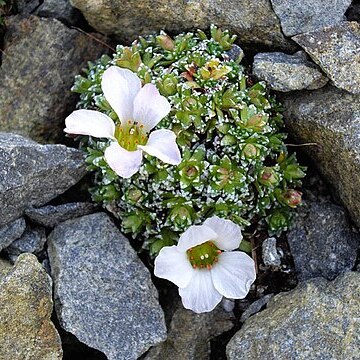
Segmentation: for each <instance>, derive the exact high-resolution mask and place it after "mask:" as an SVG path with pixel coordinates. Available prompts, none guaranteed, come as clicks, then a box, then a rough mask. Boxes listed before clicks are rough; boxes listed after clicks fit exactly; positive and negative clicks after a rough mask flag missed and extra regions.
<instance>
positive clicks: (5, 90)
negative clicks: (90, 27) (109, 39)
mask: <svg viewBox="0 0 360 360" xmlns="http://www.w3.org/2000/svg"><path fill="white" fill-rule="evenodd" d="M6 25H7V32H6V34H5V42H4V53H5V54H6V55H5V56H3V62H2V66H1V68H0V79H1V82H0V93H1V97H0V131H6V132H14V133H17V134H20V135H24V136H27V137H30V138H32V139H33V140H36V141H39V142H42V143H44V142H57V141H59V140H61V139H62V138H63V136H64V132H63V128H64V119H65V117H66V116H67V115H68V114H69V113H70V112H71V110H72V109H73V108H74V107H75V103H76V95H75V94H74V93H72V92H71V91H70V88H71V86H72V84H73V82H74V76H75V75H76V74H78V73H79V72H80V70H81V68H83V67H84V66H85V65H86V64H87V61H88V60H92V59H96V58H97V57H98V56H99V55H100V54H102V53H103V52H105V47H104V46H102V45H101V44H99V43H98V42H96V41H94V40H93V39H92V38H90V37H88V36H86V35H85V34H82V33H80V32H79V31H77V30H72V29H69V28H68V27H66V26H65V25H63V24H62V23H61V22H59V21H58V20H55V19H41V18H38V17H36V16H30V17H27V18H20V17H18V16H14V17H10V18H7V23H6Z"/></svg>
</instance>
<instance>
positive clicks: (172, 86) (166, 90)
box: [157, 74, 178, 96]
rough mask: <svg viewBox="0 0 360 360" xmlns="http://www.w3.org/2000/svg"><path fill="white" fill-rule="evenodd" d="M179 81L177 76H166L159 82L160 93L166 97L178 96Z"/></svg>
mask: <svg viewBox="0 0 360 360" xmlns="http://www.w3.org/2000/svg"><path fill="white" fill-rule="evenodd" d="M177 84H178V81H177V79H176V77H175V75H172V74H169V75H165V76H164V80H163V81H162V82H158V83H157V85H158V88H159V90H160V93H161V94H162V95H164V96H171V95H174V94H176V91H177Z"/></svg>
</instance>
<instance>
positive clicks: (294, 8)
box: [271, 0, 352, 36]
mask: <svg viewBox="0 0 360 360" xmlns="http://www.w3.org/2000/svg"><path fill="white" fill-rule="evenodd" d="M351 1H352V0H315V1H314V0H302V1H298V0H271V3H272V7H273V9H274V11H275V13H276V15H277V16H278V17H279V19H280V22H281V28H282V30H283V32H284V34H285V35H286V36H293V35H297V34H301V33H304V32H308V31H313V30H316V29H319V28H322V27H324V26H330V25H334V24H337V23H339V22H340V21H342V20H343V18H344V15H345V12H346V10H347V8H348V7H349V5H350V4H351Z"/></svg>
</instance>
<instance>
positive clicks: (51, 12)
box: [35, 0, 80, 24]
mask: <svg viewBox="0 0 360 360" xmlns="http://www.w3.org/2000/svg"><path fill="white" fill-rule="evenodd" d="M35 15H38V16H40V17H46V18H55V19H58V20H60V21H62V22H65V23H66V24H76V22H77V21H78V20H79V18H80V12H79V11H78V10H77V9H75V8H74V7H72V6H71V4H70V1H69V0H44V1H43V2H42V4H41V5H40V6H39V7H38V8H37V9H36V12H35Z"/></svg>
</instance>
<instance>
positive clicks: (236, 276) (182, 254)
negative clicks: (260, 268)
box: [155, 216, 256, 313]
mask: <svg viewBox="0 0 360 360" xmlns="http://www.w3.org/2000/svg"><path fill="white" fill-rule="evenodd" d="M241 239H242V235H241V229H240V227H239V226H238V225H236V224H234V223H233V222H232V221H230V220H224V219H220V218H219V217H217V216H213V217H212V218H210V219H207V220H206V221H205V222H204V224H203V225H201V226H199V225H198V226H196V225H194V226H191V227H189V229H187V230H186V231H185V232H184V233H183V234H182V235H181V236H180V239H179V242H178V244H177V245H174V246H166V247H164V248H162V249H161V251H160V253H159V255H158V257H157V258H156V259H155V275H156V276H158V277H160V278H164V279H167V280H170V281H171V282H173V283H174V284H175V285H177V286H178V287H179V294H180V296H181V299H182V302H183V305H184V307H185V308H186V309H190V310H192V311H194V312H196V313H202V312H208V311H211V310H213V309H214V308H215V307H216V305H217V304H218V303H219V302H220V301H221V299H222V297H223V296H225V297H226V298H230V299H243V298H244V297H245V296H246V295H247V293H248V292H249V289H250V286H251V284H252V283H253V282H254V281H255V278H256V273H255V264H254V261H253V259H252V258H251V257H250V256H248V255H246V254H245V253H243V252H240V251H230V250H234V249H237V248H238V247H239V245H240V241H241ZM221 250H225V251H221Z"/></svg>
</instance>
